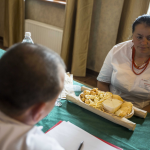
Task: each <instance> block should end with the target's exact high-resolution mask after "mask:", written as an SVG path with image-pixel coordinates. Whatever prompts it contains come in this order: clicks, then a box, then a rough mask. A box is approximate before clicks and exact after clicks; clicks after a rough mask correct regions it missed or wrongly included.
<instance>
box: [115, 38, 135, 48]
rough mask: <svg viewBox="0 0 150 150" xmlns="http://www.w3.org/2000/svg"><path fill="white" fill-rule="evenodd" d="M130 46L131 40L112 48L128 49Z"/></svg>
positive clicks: (131, 44)
mask: <svg viewBox="0 0 150 150" xmlns="http://www.w3.org/2000/svg"><path fill="white" fill-rule="evenodd" d="M132 46H133V42H132V40H129V41H125V42H121V43H118V44H116V45H115V46H114V47H115V48H123V47H126V48H128V47H132Z"/></svg>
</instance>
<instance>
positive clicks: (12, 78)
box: [0, 43, 65, 115]
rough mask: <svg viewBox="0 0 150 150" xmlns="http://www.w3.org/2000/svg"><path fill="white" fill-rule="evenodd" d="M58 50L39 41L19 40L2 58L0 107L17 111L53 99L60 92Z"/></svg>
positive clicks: (13, 112)
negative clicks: (25, 41) (51, 48)
mask: <svg viewBox="0 0 150 150" xmlns="http://www.w3.org/2000/svg"><path fill="white" fill-rule="evenodd" d="M60 67H63V68H64V69H65V65H64V62H63V60H62V59H61V58H60V56H59V55H58V54H56V53H55V52H53V51H51V50H50V49H48V48H46V47H44V46H41V45H37V44H28V43H20V44H15V45H13V46H12V47H10V48H9V49H8V50H7V51H6V53H5V54H4V55H3V56H2V58H1V59H0V110H1V111H3V112H4V113H6V114H9V115H10V114H12V115H17V114H20V113H22V112H24V111H25V110H26V109H27V108H29V107H30V106H32V105H34V104H36V103H40V102H43V101H44V102H46V101H50V100H52V99H54V98H55V97H56V96H57V95H58V93H59V92H60V90H61V89H60V76H59V69H60Z"/></svg>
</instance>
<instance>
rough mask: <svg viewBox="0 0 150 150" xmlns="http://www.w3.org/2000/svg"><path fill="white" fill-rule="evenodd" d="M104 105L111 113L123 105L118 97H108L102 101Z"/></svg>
mask: <svg viewBox="0 0 150 150" xmlns="http://www.w3.org/2000/svg"><path fill="white" fill-rule="evenodd" d="M102 104H103V107H104V109H105V110H107V111H108V112H110V113H115V112H116V111H117V110H118V109H119V108H120V107H121V105H122V101H120V100H118V99H106V100H105V101H103V102H102Z"/></svg>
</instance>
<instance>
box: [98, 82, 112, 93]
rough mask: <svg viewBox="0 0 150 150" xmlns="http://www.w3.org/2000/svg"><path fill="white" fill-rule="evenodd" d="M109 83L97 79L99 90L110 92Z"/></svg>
mask: <svg viewBox="0 0 150 150" xmlns="http://www.w3.org/2000/svg"><path fill="white" fill-rule="evenodd" d="M109 85H110V84H109V83H105V82H101V81H97V87H98V89H99V90H101V91H104V92H109V91H110V90H109Z"/></svg>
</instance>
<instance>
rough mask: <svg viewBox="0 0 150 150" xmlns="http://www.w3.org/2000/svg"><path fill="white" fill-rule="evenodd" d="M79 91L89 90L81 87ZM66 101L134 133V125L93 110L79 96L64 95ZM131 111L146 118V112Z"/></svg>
mask: <svg viewBox="0 0 150 150" xmlns="http://www.w3.org/2000/svg"><path fill="white" fill-rule="evenodd" d="M81 90H82V91H84V90H91V89H89V88H87V87H82V88H81ZM66 99H67V100H68V101H71V102H73V103H75V104H77V105H78V106H80V107H82V108H85V109H87V110H89V111H91V112H93V113H95V114H97V115H99V116H101V117H103V118H105V119H107V120H110V121H112V122H114V123H116V124H119V125H121V126H123V127H126V128H128V129H130V130H132V131H134V129H135V127H136V123H134V122H132V121H130V120H128V119H127V118H125V117H123V118H121V117H118V116H115V115H113V114H110V113H107V112H103V111H100V110H98V109H95V108H93V107H91V106H89V105H87V104H85V103H83V102H81V100H80V97H79V96H78V97H77V96H74V95H66ZM133 109H134V111H133V112H132V113H135V115H136V116H139V117H141V118H145V117H146V115H147V111H144V110H141V109H138V108H136V107H133Z"/></svg>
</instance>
